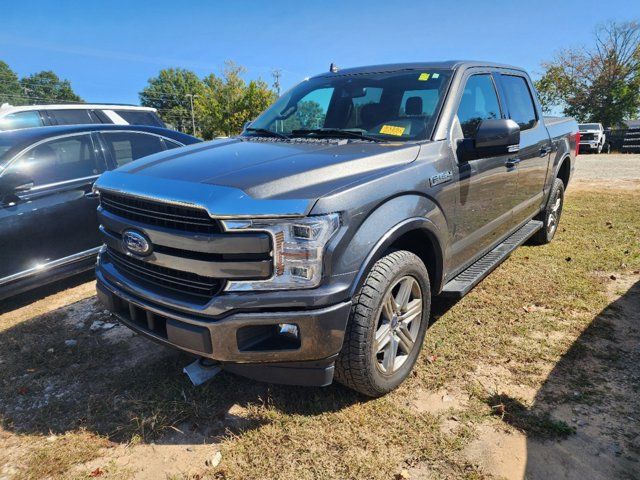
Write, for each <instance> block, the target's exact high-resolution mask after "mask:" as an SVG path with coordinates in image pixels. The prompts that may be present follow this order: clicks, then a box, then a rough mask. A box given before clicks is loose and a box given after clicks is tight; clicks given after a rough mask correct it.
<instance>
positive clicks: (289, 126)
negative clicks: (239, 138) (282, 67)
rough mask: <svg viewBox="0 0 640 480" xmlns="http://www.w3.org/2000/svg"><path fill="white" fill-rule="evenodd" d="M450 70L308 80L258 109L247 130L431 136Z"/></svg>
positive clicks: (380, 136) (253, 132)
mask: <svg viewBox="0 0 640 480" xmlns="http://www.w3.org/2000/svg"><path fill="white" fill-rule="evenodd" d="M451 73H452V72H451V71H450V70H443V69H424V70H410V71H406V70H405V71H396V72H380V73H363V74H357V75H356V74H345V75H340V74H337V75H330V76H326V77H316V78H312V79H310V80H306V81H304V82H302V83H301V84H299V85H297V86H295V87H294V88H292V89H291V90H290V91H288V92H287V93H285V94H284V95H283V96H282V97H280V99H278V101H277V102H276V103H274V104H273V105H272V106H271V107H270V108H268V109H267V110H266V111H265V112H264V113H263V114H262V115H260V116H259V117H258V118H257V119H256V120H255V121H254V122H253V123H252V124H251V126H250V127H249V128H247V130H246V131H245V135H264V134H268V133H269V132H265V130H267V131H270V132H274V133H275V134H277V135H284V136H288V137H305V136H317V135H323V136H337V137H345V138H354V137H358V136H362V137H364V138H366V139H369V140H378V139H379V140H394V141H395V140H401V141H406V140H424V139H426V138H429V136H430V135H431V131H432V129H433V126H434V124H435V120H436V116H437V111H438V109H439V106H440V105H441V104H442V100H443V97H444V95H445V92H446V89H447V87H448V85H449V81H450V79H451Z"/></svg>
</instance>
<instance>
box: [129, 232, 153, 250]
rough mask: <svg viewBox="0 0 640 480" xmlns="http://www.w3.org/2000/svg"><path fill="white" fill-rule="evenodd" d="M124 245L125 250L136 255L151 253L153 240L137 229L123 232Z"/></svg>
mask: <svg viewBox="0 0 640 480" xmlns="http://www.w3.org/2000/svg"><path fill="white" fill-rule="evenodd" d="M122 245H123V246H124V248H125V250H128V251H129V252H131V253H133V254H135V255H149V254H150V253H151V242H150V241H149V240H148V239H147V237H145V236H144V235H143V234H142V233H140V232H136V231H135V230H125V231H124V232H122Z"/></svg>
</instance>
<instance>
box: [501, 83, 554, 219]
mask: <svg viewBox="0 0 640 480" xmlns="http://www.w3.org/2000/svg"><path fill="white" fill-rule="evenodd" d="M497 78H498V79H499V84H500V86H501V91H502V96H503V98H504V102H503V104H504V105H505V106H506V110H507V115H508V117H509V118H511V119H512V120H514V121H515V122H517V123H518V125H520V151H519V152H518V153H517V155H514V157H515V160H519V163H518V164H517V170H518V187H517V189H516V199H515V206H514V211H513V216H514V221H515V223H516V224H520V223H522V222H525V221H527V220H529V219H530V218H531V217H532V216H534V215H535V214H536V213H537V212H538V210H539V209H540V206H541V205H542V202H543V200H544V198H543V196H544V195H543V188H544V185H545V180H546V177H547V168H548V166H549V158H550V155H551V140H550V138H549V134H548V132H547V128H546V127H545V125H544V121H543V119H542V117H541V116H540V115H539V113H538V108H536V104H535V102H534V96H533V88H532V85H531V83H530V81H529V79H528V77H527V76H526V75H524V74H522V73H519V72H513V73H511V72H510V73H502V74H500V75H497Z"/></svg>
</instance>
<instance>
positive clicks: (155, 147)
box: [102, 132, 164, 167]
mask: <svg viewBox="0 0 640 480" xmlns="http://www.w3.org/2000/svg"><path fill="white" fill-rule="evenodd" d="M102 135H103V137H104V139H105V140H106V143H107V148H108V149H109V150H110V151H111V156H112V158H113V159H114V160H115V162H116V165H117V166H118V167H121V166H122V165H126V164H127V163H129V162H131V161H133V160H137V159H139V158H142V157H146V156H147V155H151V154H153V153H157V152H162V151H163V150H164V145H163V143H162V139H161V138H160V137H157V136H155V135H148V134H146V133H133V132H102Z"/></svg>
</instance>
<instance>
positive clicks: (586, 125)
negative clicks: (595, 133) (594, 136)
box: [578, 123, 600, 130]
mask: <svg viewBox="0 0 640 480" xmlns="http://www.w3.org/2000/svg"><path fill="white" fill-rule="evenodd" d="M578 129H579V130H599V129H600V124H599V123H581V124H580V125H578Z"/></svg>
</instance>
